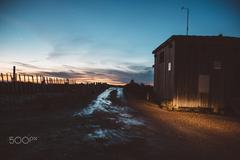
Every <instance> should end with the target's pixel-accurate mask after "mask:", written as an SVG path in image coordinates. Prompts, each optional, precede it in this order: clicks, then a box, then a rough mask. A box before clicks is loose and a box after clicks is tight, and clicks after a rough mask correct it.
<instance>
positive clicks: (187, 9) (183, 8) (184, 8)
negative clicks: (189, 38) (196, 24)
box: [181, 7, 189, 35]
mask: <svg viewBox="0 0 240 160" xmlns="http://www.w3.org/2000/svg"><path fill="white" fill-rule="evenodd" d="M181 10H186V11H187V35H188V25H189V8H186V7H182V8H181Z"/></svg>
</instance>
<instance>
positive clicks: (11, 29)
mask: <svg viewBox="0 0 240 160" xmlns="http://www.w3.org/2000/svg"><path fill="white" fill-rule="evenodd" d="M182 6H184V7H188V8H189V9H190V18H189V34H190V35H219V34H223V35H224V36H234V37H240V2H239V0H199V1H195V0H168V1H166V0H164V1H162V0H121V1H120V0H85V1H83V0H66V1H64V0H41V1H40V0H0V72H2V73H6V72H11V71H12V66H13V65H15V66H16V67H17V72H18V73H31V74H43V75H48V76H57V77H66V78H73V79H76V80H77V81H78V82H107V83H111V84H124V83H127V82H129V81H130V80H131V79H134V80H135V81H137V82H139V83H145V84H152V83H153V68H152V65H153V55H152V51H153V50H154V49H155V48H156V47H157V46H159V45H160V44H161V43H163V42H164V41H165V40H166V39H168V38H169V37H170V36H171V35H184V34H186V11H184V10H181V7H182Z"/></svg>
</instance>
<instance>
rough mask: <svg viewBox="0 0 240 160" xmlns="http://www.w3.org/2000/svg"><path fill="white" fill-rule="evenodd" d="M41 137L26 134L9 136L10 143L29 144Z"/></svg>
mask: <svg viewBox="0 0 240 160" xmlns="http://www.w3.org/2000/svg"><path fill="white" fill-rule="evenodd" d="M38 139H39V137H33V136H29V137H28V136H24V137H20V136H16V137H14V136H10V137H8V142H9V144H29V143H32V142H33V141H37V140H38Z"/></svg>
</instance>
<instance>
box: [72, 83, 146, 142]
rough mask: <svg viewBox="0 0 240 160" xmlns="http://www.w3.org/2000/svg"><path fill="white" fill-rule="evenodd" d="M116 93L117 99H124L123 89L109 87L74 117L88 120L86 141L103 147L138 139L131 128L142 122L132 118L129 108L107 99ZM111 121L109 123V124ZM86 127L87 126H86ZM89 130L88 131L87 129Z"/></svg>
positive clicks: (140, 125) (137, 134) (142, 124)
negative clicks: (103, 145) (94, 142)
mask: <svg viewBox="0 0 240 160" xmlns="http://www.w3.org/2000/svg"><path fill="white" fill-rule="evenodd" d="M114 90H116V91H117V98H118V99H119V100H123V99H124V95H123V89H122V88H115V87H111V88H109V89H107V90H105V91H104V92H103V93H101V94H100V95H99V96H98V97H97V99H96V100H94V101H93V102H92V103H91V104H90V105H88V106H87V107H86V108H84V109H83V110H82V111H81V112H79V113H74V115H73V116H74V117H79V118H82V119H83V120H88V121H90V123H91V122H92V124H84V125H85V128H88V130H89V131H88V132H87V135H86V137H85V139H86V140H94V141H96V142H101V143H103V144H105V145H109V144H117V143H125V142H128V141H131V140H132V139H134V138H140V137H141V136H140V135H139V133H137V132H134V129H133V128H136V127H142V126H144V120H142V119H140V118H136V117H134V115H133V114H131V112H132V111H133V110H132V109H131V108H129V107H127V106H122V105H121V104H118V105H115V104H113V103H112V102H111V100H110V99H109V95H110V93H111V92H112V91H114ZM110 121H111V123H109V122H110ZM86 125H87V126H86ZM89 128H90V129H89Z"/></svg>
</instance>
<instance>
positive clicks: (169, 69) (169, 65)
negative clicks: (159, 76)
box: [168, 62, 172, 71]
mask: <svg viewBox="0 0 240 160" xmlns="http://www.w3.org/2000/svg"><path fill="white" fill-rule="evenodd" d="M171 70H172V63H171V62H168V71H171Z"/></svg>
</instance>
